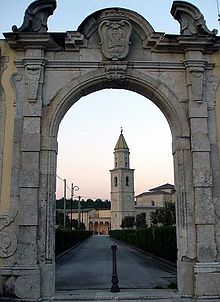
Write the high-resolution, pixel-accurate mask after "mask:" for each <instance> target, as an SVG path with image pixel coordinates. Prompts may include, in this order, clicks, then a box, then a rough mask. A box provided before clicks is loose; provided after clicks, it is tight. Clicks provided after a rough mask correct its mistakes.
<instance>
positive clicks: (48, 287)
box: [40, 263, 55, 298]
mask: <svg viewBox="0 0 220 302" xmlns="http://www.w3.org/2000/svg"><path fill="white" fill-rule="evenodd" d="M40 269H41V275H42V279H41V284H42V289H41V291H42V295H43V297H45V298H49V297H50V295H51V293H54V292H55V263H52V264H48V263H42V264H40Z"/></svg>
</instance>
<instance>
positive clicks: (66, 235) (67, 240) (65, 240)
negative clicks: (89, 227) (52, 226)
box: [55, 229, 92, 256]
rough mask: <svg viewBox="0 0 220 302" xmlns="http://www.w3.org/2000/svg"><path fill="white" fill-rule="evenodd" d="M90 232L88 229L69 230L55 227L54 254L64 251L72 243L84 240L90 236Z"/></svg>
mask: <svg viewBox="0 0 220 302" xmlns="http://www.w3.org/2000/svg"><path fill="white" fill-rule="evenodd" d="M91 235H92V232H90V231H71V230H62V229H56V244H55V255H56V256H58V255H59V254H61V253H63V252H65V251H66V250H68V249H69V248H71V247H72V246H73V245H74V244H76V243H78V242H80V241H83V240H85V239H86V238H88V237H90V236H91Z"/></svg>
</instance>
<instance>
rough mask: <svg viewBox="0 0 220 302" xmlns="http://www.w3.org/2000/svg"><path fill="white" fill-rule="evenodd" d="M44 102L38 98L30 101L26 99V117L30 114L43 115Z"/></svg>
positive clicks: (24, 105) (24, 107)
mask: <svg viewBox="0 0 220 302" xmlns="http://www.w3.org/2000/svg"><path fill="white" fill-rule="evenodd" d="M41 110H42V102H41V101H39V100H37V101H36V102H30V101H28V100H25V101H24V103H23V115H24V116H26V117H28V116H29V117H30V116H38V117H40V116H41Z"/></svg>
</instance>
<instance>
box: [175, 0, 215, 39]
mask: <svg viewBox="0 0 220 302" xmlns="http://www.w3.org/2000/svg"><path fill="white" fill-rule="evenodd" d="M171 14H172V16H173V17H174V19H176V20H177V21H178V22H179V23H180V33H181V35H197V36H216V35H217V33H218V31H217V30H216V29H213V30H212V31H210V30H209V29H208V28H207V26H206V21H205V20H204V16H203V15H202V14H201V12H200V10H199V9H198V8H197V7H196V6H194V5H193V4H191V3H188V2H185V1H174V2H173V5H172V8H171Z"/></svg>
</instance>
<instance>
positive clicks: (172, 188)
mask: <svg viewBox="0 0 220 302" xmlns="http://www.w3.org/2000/svg"><path fill="white" fill-rule="evenodd" d="M174 189H175V187H174V185H171V184H169V183H166V184H164V185H161V186H159V187H155V188H152V189H150V190H149V191H150V192H151V191H161V190H174Z"/></svg>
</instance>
